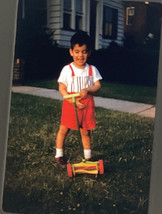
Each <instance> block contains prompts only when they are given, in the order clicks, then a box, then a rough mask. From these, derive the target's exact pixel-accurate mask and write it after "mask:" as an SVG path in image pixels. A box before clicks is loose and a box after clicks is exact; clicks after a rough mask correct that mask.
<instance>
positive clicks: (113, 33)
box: [102, 5, 118, 39]
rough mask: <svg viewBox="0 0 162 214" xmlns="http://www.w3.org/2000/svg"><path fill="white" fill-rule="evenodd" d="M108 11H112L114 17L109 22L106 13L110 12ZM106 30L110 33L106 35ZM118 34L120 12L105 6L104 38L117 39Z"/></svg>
mask: <svg viewBox="0 0 162 214" xmlns="http://www.w3.org/2000/svg"><path fill="white" fill-rule="evenodd" d="M108 10H109V11H111V13H112V15H111V16H110V17H109V20H108V18H106V13H107V12H108ZM106 25H107V27H106ZM108 28H109V29H108ZM106 30H107V31H109V32H107V33H106ZM117 32H118V10H117V9H115V8H112V7H109V6H106V5H104V6H103V31H102V37H103V38H104V39H117Z"/></svg>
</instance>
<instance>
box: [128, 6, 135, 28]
mask: <svg viewBox="0 0 162 214" xmlns="http://www.w3.org/2000/svg"><path fill="white" fill-rule="evenodd" d="M130 11H132V12H131V13H132V14H131V13H130ZM134 16H135V7H126V25H133V18H134ZM130 20H131V21H130Z"/></svg>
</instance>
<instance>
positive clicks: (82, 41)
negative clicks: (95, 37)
mask: <svg viewBox="0 0 162 214" xmlns="http://www.w3.org/2000/svg"><path fill="white" fill-rule="evenodd" d="M70 42H71V49H73V48H74V46H75V45H76V44H78V45H79V46H82V45H86V46H87V49H88V50H89V51H90V50H91V49H92V43H91V38H90V36H88V34H87V33H86V32H85V31H82V30H79V31H78V32H76V33H75V34H74V35H73V36H72V37H71V40H70Z"/></svg>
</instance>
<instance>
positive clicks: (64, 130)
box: [59, 125, 69, 135]
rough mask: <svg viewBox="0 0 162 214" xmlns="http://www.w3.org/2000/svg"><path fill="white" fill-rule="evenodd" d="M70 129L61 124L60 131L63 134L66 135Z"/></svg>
mask: <svg viewBox="0 0 162 214" xmlns="http://www.w3.org/2000/svg"><path fill="white" fill-rule="evenodd" d="M68 131H69V129H68V128H67V127H65V126H62V125H61V126H60V129H59V132H60V134H61V135H66V134H67V133H68Z"/></svg>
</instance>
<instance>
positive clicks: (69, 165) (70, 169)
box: [67, 163, 73, 178]
mask: <svg viewBox="0 0 162 214" xmlns="http://www.w3.org/2000/svg"><path fill="white" fill-rule="evenodd" d="M67 173H68V176H69V177H71V178H72V177H73V171H72V168H71V164H70V163H68V164H67Z"/></svg>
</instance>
